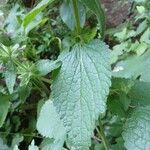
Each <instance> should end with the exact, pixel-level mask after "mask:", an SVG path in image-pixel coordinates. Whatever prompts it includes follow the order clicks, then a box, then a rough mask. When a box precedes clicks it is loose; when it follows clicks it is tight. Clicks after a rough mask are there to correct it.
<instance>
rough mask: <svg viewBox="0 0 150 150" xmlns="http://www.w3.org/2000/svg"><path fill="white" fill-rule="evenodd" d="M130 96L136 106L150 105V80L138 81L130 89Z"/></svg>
mask: <svg viewBox="0 0 150 150" xmlns="http://www.w3.org/2000/svg"><path fill="white" fill-rule="evenodd" d="M128 96H129V97H130V99H131V100H132V104H133V105H134V106H147V105H150V82H140V81H137V82H136V83H135V85H134V86H133V87H132V88H131V90H130V91H129V94H128Z"/></svg>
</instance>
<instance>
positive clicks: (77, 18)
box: [72, 0, 81, 35]
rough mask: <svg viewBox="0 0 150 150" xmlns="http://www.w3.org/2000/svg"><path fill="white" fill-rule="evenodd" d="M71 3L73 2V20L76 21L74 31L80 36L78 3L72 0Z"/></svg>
mask: <svg viewBox="0 0 150 150" xmlns="http://www.w3.org/2000/svg"><path fill="white" fill-rule="evenodd" d="M72 2H73V11H74V15H75V20H76V30H77V34H78V35H80V33H81V27H80V16H79V11H78V2H77V0H72Z"/></svg>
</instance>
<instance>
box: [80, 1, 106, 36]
mask: <svg viewBox="0 0 150 150" xmlns="http://www.w3.org/2000/svg"><path fill="white" fill-rule="evenodd" d="M81 1H83V2H84V4H85V5H86V6H87V7H88V8H89V9H90V10H92V11H93V12H94V13H95V14H96V16H97V18H98V21H99V24H100V28H101V36H102V37H103V36H104V31H105V15H104V11H103V9H102V6H101V2H100V0H81Z"/></svg>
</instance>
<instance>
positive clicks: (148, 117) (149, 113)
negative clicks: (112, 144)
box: [123, 106, 150, 150]
mask: <svg viewBox="0 0 150 150" xmlns="http://www.w3.org/2000/svg"><path fill="white" fill-rule="evenodd" d="M149 128H150V106H146V107H139V108H137V109H135V110H134V112H133V113H132V115H131V117H130V118H129V119H127V121H126V123H125V126H124V132H123V139H124V141H125V147H126V148H127V149H128V150H132V149H134V150H148V149H150V140H149V139H150V131H149Z"/></svg>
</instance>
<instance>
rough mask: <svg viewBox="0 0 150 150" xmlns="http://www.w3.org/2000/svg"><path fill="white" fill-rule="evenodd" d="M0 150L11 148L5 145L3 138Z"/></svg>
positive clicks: (0, 142) (0, 140) (0, 141)
mask: <svg viewBox="0 0 150 150" xmlns="http://www.w3.org/2000/svg"><path fill="white" fill-rule="evenodd" d="M0 149H1V150H10V148H9V147H8V146H7V145H5V144H4V142H3V140H2V138H0Z"/></svg>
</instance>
